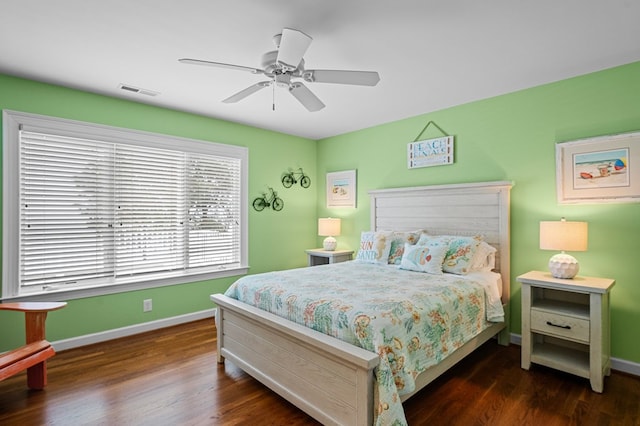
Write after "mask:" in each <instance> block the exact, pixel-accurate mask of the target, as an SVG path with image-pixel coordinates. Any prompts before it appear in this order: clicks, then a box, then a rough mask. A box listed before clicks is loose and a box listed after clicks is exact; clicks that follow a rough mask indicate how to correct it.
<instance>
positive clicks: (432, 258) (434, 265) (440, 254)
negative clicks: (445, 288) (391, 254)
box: [400, 241, 449, 275]
mask: <svg viewBox="0 0 640 426" xmlns="http://www.w3.org/2000/svg"><path fill="white" fill-rule="evenodd" d="M448 249H449V245H448V244H446V243H442V242H440V241H430V242H427V243H425V244H422V245H417V244H416V245H412V244H409V243H405V244H404V254H403V255H402V261H401V262H400V269H407V270H409V271H417V272H426V273H428V274H434V275H441V274H442V262H443V261H444V257H445V255H446V254H447V250H448Z"/></svg>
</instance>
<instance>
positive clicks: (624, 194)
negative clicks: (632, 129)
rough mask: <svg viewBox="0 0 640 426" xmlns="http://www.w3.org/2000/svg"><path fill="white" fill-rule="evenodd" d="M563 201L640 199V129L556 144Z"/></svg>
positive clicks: (580, 202) (557, 177)
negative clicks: (638, 130)
mask: <svg viewBox="0 0 640 426" xmlns="http://www.w3.org/2000/svg"><path fill="white" fill-rule="evenodd" d="M556 181H557V182H556V184H557V191H558V202H559V203H560V204H587V203H591V204H595V203H625V202H638V201H640V132H636V133H625V134H620V135H613V136H602V137H597V138H591V139H582V140H577V141H571V142H563V143H559V144H556Z"/></svg>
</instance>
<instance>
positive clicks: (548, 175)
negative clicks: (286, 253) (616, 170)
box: [318, 62, 640, 363]
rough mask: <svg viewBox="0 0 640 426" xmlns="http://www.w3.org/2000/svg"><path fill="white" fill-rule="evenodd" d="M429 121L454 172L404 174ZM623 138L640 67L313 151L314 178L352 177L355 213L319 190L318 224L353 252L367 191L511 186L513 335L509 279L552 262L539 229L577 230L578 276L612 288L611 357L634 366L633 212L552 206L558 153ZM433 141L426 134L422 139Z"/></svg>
mask: <svg viewBox="0 0 640 426" xmlns="http://www.w3.org/2000/svg"><path fill="white" fill-rule="evenodd" d="M425 96H428V94H425ZM429 120H433V121H434V122H435V123H437V124H438V126H440V127H441V128H442V129H443V130H445V131H446V132H447V133H449V134H452V135H454V136H455V163H454V164H453V165H447V166H437V167H427V168H421V169H412V170H409V169H408V168H407V160H406V150H407V143H409V142H412V141H413V140H414V139H415V138H416V136H417V135H418V134H419V133H420V131H421V130H422V129H423V127H424V126H425V124H426V123H427V122H428V121H429ZM631 131H640V62H637V63H633V64H630V65H626V66H621V67H617V68H613V69H609V70H605V71H602V72H597V73H594V74H589V75H585V76H581V77H577V78H572V79H569V80H564V81H560V82H557V83H552V84H547V85H544V86H539V87H535V88H532V89H527V90H523V91H519V92H515V93H511V94H507V95H503V96H498V97H495V98H491V99H486V100H482V101H477V102H472V103H468V104H465V105H461V106H457V107H453V108H449V109H446V110H441V111H437V112H434V113H430V114H425V115H422V116H418V117H412V118H409V119H405V120H401V121H396V122H393V123H388V124H384V125H380V126H376V127H373V128H369V129H365V130H361V131H357V132H353V133H348V134H344V135H340V136H336V137H332V138H328V139H324V140H321V141H319V142H318V176H323V175H324V174H325V173H327V172H334V171H341V170H351V169H357V180H358V200H357V203H358V206H357V209H330V210H328V209H326V208H325V199H324V197H325V195H324V188H320V190H319V192H318V206H319V207H318V215H319V216H320V217H322V216H332V217H342V218H343V228H344V234H345V235H342V236H341V237H339V239H338V241H339V243H338V246H339V248H351V249H357V247H358V240H359V233H360V231H362V230H367V229H369V199H368V194H367V191H368V190H371V189H380V188H392V187H402V186H420V185H432V184H445V183H461V182H481V181H493V180H510V181H513V182H514V183H515V185H514V187H513V189H512V192H511V250H512V251H511V274H512V276H511V294H512V296H513V300H514V301H515V303H513V304H512V305H511V306H512V308H511V319H512V324H511V331H512V332H514V333H520V318H521V311H520V303H519V300H520V284H519V283H518V282H516V280H515V278H516V277H517V276H518V275H519V274H522V273H524V272H526V271H528V270H531V269H541V270H546V264H547V261H548V259H549V257H551V255H552V254H553V253H552V252H548V251H542V250H540V249H539V248H538V223H539V221H541V220H557V219H560V217H562V216H565V217H566V218H567V219H568V220H585V221H588V222H589V250H588V251H587V252H583V253H576V254H575V256H576V257H577V258H578V260H579V261H580V274H582V275H590V276H602V277H609V278H615V279H616V285H615V287H614V288H613V291H612V296H611V321H612V330H611V331H612V333H611V336H612V354H613V356H614V357H617V358H621V359H625V360H628V361H633V362H636V363H637V362H640V331H639V330H640V329H639V328H638V327H637V324H638V323H640V304H639V303H638V302H639V301H640V285H639V284H638V279H637V277H636V272H635V271H634V270H633V268H632V267H631V266H633V265H634V264H635V262H637V261H638V254H639V253H640V203H630V204H600V205H559V204H558V203H557V202H556V189H555V188H556V187H555V170H556V168H555V167H556V166H555V145H556V143H558V142H565V141H569V140H575V139H582V138H589V137H594V136H601V135H607V134H615V133H625V132H631ZM440 135H441V134H440V133H439V132H438V131H437V129H435V127H434V126H429V128H428V130H427V131H426V132H425V134H424V135H423V137H422V139H428V138H429V137H437V136H440ZM638 148H639V149H640V147H638ZM336 153H339V155H336ZM635 178H636V179H637V178H638V175H637V174H636V175H635ZM636 183H638V182H636ZM318 241H319V240H318Z"/></svg>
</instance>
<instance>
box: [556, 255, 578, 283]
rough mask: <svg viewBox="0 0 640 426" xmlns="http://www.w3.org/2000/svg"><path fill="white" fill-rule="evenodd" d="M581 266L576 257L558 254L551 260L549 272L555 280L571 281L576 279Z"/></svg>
mask: <svg viewBox="0 0 640 426" xmlns="http://www.w3.org/2000/svg"><path fill="white" fill-rule="evenodd" d="M579 270H580V265H579V264H578V261H577V260H576V258H575V257H573V256H571V255H570V254H566V253H558V254H556V255H554V256H552V257H551V259H549V272H551V275H553V277H555V278H563V279H570V278H573V277H575V276H576V275H577V274H578V271H579Z"/></svg>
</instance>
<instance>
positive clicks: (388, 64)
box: [0, 0, 640, 139]
mask: <svg viewBox="0 0 640 426" xmlns="http://www.w3.org/2000/svg"><path fill="white" fill-rule="evenodd" d="M284 27H289V28H295V29H298V30H301V31H303V32H305V33H306V34H308V35H310V36H311V37H313V42H312V43H311V46H310V47H309V49H308V50H307V53H306V54H305V62H306V68H307V69H316V68H318V69H347V70H348V69H353V70H363V71H378V72H379V73H380V77H381V81H380V83H378V85H377V86H375V87H362V86H345V85H332V84H321V83H309V84H307V85H308V87H309V88H310V89H311V90H312V91H313V92H314V93H315V94H316V95H317V96H318V97H319V98H320V99H321V100H322V101H323V102H324V103H325V104H326V108H324V109H323V110H321V111H319V112H308V111H307V110H306V109H304V108H303V107H302V105H300V104H299V103H298V102H297V101H296V100H295V98H293V97H292V96H291V95H290V94H289V93H287V91H286V89H282V88H278V89H276V91H275V103H276V110H275V111H272V108H271V105H272V96H273V92H272V90H271V89H265V90H262V91H260V92H258V93H256V94H254V95H252V96H250V97H248V98H246V99H244V100H243V101H241V102H239V103H236V104H224V103H222V102H221V100H222V99H225V98H226V97H228V96H230V95H232V94H234V93H236V92H238V91H239V90H241V89H244V88H245V87H247V86H250V85H252V84H254V83H256V82H258V81H261V80H264V76H259V75H252V74H250V73H245V72H242V71H236V70H229V69H221V68H211V67H198V66H194V65H186V64H180V63H178V61H177V60H178V59H179V58H183V57H188V58H198V59H204V60H209V61H217V62H226V63H233V64H238V65H244V66H248V67H256V68H260V67H261V63H260V62H261V56H262V54H263V53H265V52H267V51H269V50H274V48H275V46H274V44H273V41H272V36H273V35H275V34H277V33H279V32H280V31H281V30H282V28H284ZM638 60H640V1H638V0H487V1H478V0H396V1H390V0H314V1H311V0H226V1H219V0H179V1H178V0H100V1H98V0H55V1H52V0H1V2H0V73H5V74H9V75H15V76H20V77H25V78H29V79H33V80H38V81H44V82H49V83H53V84H58V85H62V86H68V87H72V88H77V89H80V90H85V91H89V92H94V93H100V94H104V95H108V96H115V97H121V98H126V99H130V100H134V101H137V102H144V103H148V104H153V105H159V106H164V107H168V108H172V109H177V110H183V111H189V112H194V113H197V114H202V115H206V116H211V117H215V118H220V119H223V120H229V121H233V122H238V123H243V124H247V125H252V126H256V127H260V128H265V129H272V130H276V131H279V132H284V133H288V134H292V135H299V136H303V137H307V138H311V139H320V138H324V137H328V136H334V135H337V134H342V133H346V132H350V131H354V130H358V129H362V128H366V127H371V126H374V125H377V124H381V123H386V122H390V121H395V120H399V119H402V118H407V117H411V116H415V115H419V114H424V113H428V112H431V111H436V110H440V109H443V108H447V107H450V106H454V105H459V104H463V103H467V102H470V101H474V100H478V99H483V98H487V97H491V96H495V95H499V94H503V93H508V92H512V91H515V90H519V89H524V88H528V87H532V86H536V85H540V84H544V83H548V82H553V81H557V80H562V79H565V78H569V77H572V76H576V75H581V74H585V73H589V72H593V71H597V70H601V69H605V68H610V67H613V66H617V65H622V64H626V63H630V62H635V61H638ZM121 83H122V84H125V85H130V86H134V87H138V88H141V89H146V90H150V91H154V92H159V94H158V95H157V96H155V97H151V96H148V95H141V94H133V93H129V92H125V91H123V90H121V89H119V85H120V84H121ZM0 96H2V94H0Z"/></svg>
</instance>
